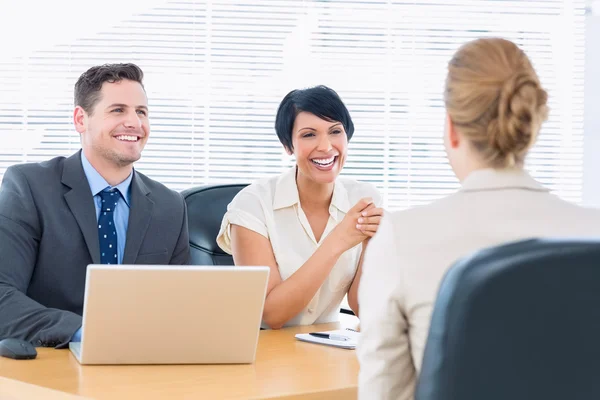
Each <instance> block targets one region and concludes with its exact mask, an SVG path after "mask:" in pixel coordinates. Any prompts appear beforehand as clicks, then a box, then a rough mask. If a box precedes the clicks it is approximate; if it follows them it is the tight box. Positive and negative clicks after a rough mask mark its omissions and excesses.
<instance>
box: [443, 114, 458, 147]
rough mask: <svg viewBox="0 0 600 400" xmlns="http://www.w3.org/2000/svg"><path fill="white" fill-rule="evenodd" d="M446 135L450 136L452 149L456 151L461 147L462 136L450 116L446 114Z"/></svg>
mask: <svg viewBox="0 0 600 400" xmlns="http://www.w3.org/2000/svg"><path fill="white" fill-rule="evenodd" d="M446 135H448V144H449V145H450V147H451V148H453V149H456V148H457V147H458V146H459V145H460V135H459V134H458V132H457V131H456V128H455V127H454V122H452V119H451V118H450V115H449V114H446Z"/></svg>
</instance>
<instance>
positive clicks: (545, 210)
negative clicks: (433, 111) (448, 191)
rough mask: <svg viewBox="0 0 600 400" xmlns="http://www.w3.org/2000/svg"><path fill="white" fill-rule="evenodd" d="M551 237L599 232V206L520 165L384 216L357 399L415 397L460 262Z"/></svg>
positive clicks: (368, 287) (374, 256) (366, 269)
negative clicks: (442, 300) (434, 322)
mask: <svg viewBox="0 0 600 400" xmlns="http://www.w3.org/2000/svg"><path fill="white" fill-rule="evenodd" d="M549 236H560V237H569V236H577V237H586V236H587V237H590V236H597V237H598V236H600V210H596V209H585V208H583V207H579V206H577V205H574V204H571V203H569V202H566V201H563V200H561V199H559V198H558V197H557V196H555V195H553V194H550V193H549V192H548V190H547V189H545V188H544V187H543V186H541V185H540V184H539V183H537V182H536V181H535V180H534V179H533V178H531V176H530V175H529V174H527V173H526V172H525V171H523V170H520V169H519V170H504V171H500V170H493V169H485V170H479V171H476V172H473V173H472V174H470V175H469V176H468V177H467V179H466V180H464V182H463V184H462V188H461V189H460V190H459V191H458V192H456V193H455V194H453V195H450V196H448V197H446V198H443V199H441V200H439V201H435V202H433V203H431V204H429V205H426V206H422V207H418V208H414V209H410V210H406V211H400V212H394V213H390V214H386V215H385V216H384V218H383V221H382V223H381V225H380V227H379V230H378V233H377V235H376V236H375V238H374V239H373V240H372V241H371V243H370V244H369V247H368V249H367V252H366V254H365V260H364V261H363V275H362V278H361V282H360V287H359V304H360V319H361V335H360V340H359V346H358V348H357V355H358V358H359V362H360V375H359V398H360V399H412V398H413V394H414V386H415V380H416V376H417V374H418V373H419V370H420V367H421V362H422V357H423V350H424V347H425V342H426V340H427V333H428V330H429V322H430V318H431V313H432V308H433V304H434V301H435V296H436V293H437V290H438V286H439V284H440V281H441V279H442V277H443V275H444V274H445V272H446V271H447V270H448V268H449V267H450V266H451V265H452V264H453V263H454V262H455V261H457V260H458V259H459V258H461V257H463V256H465V255H467V254H469V253H471V252H473V251H476V250H478V249H481V248H484V247H489V246H494V245H498V244H502V243H505V242H509V241H515V240H519V239H526V238H533V237H549ZM507 295H509V294H508V293H507Z"/></svg>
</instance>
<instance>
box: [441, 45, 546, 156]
mask: <svg viewBox="0 0 600 400" xmlns="http://www.w3.org/2000/svg"><path fill="white" fill-rule="evenodd" d="M444 100H445V104H446V110H447V111H448V115H449V116H450V120H451V121H452V123H453V124H454V126H455V127H456V129H457V130H459V131H460V133H461V134H462V135H463V136H464V137H465V138H466V139H467V140H468V141H469V142H470V143H471V144H472V145H473V146H474V147H475V149H476V150H477V151H478V152H479V153H481V155H482V158H483V159H484V160H485V161H486V162H489V163H490V164H491V165H492V166H494V167H508V166H513V165H516V164H522V163H523V161H524V159H525V156H526V155H527V151H528V150H529V148H530V147H531V146H532V145H533V143H534V142H535V140H536V138H537V135H538V132H539V130H540V128H541V125H542V123H543V122H544V121H545V120H546V118H547V116H548V108H547V105H546V102H547V100H548V95H547V93H546V91H545V90H544V89H543V88H542V86H541V84H540V81H539V78H538V76H537V74H536V72H535V70H534V69H533V66H532V65H531V62H530V61H529V58H527V55H525V53H524V52H523V51H522V50H521V49H520V48H519V47H518V46H517V45H516V44H514V43H513V42H511V41H509V40H506V39H500V38H484V39H477V40H473V41H471V42H468V43H466V44H465V45H463V46H462V47H461V48H460V49H458V51H457V52H456V53H455V55H454V57H453V58H452V60H451V61H450V63H449V64H448V76H447V78H446V90H445V99H444Z"/></svg>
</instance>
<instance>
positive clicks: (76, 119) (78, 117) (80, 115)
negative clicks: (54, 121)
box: [73, 106, 88, 133]
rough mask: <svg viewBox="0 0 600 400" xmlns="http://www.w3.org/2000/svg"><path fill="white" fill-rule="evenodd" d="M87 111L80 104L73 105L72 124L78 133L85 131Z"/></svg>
mask: <svg viewBox="0 0 600 400" xmlns="http://www.w3.org/2000/svg"><path fill="white" fill-rule="evenodd" d="M87 117H88V115H87V113H86V112H85V110H84V109H83V108H82V107H81V106H77V107H75V110H74V111H73V124H74V125H75V130H76V131H77V132H79V133H83V132H85V131H86V129H87V128H86V122H87Z"/></svg>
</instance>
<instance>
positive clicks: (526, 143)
mask: <svg viewBox="0 0 600 400" xmlns="http://www.w3.org/2000/svg"><path fill="white" fill-rule="evenodd" d="M547 99H548V95H547V93H546V91H545V90H544V89H542V88H541V87H540V84H539V81H538V79H537V77H536V76H533V75H531V74H530V73H527V72H517V73H515V74H513V75H512V76H511V77H509V78H508V79H507V80H506V81H505V82H504V84H503V85H502V87H501V89H500V96H499V98H498V117H497V118H496V119H495V120H493V121H490V124H489V125H488V129H487V133H488V135H489V139H490V144H491V145H492V146H493V147H495V148H496V149H497V150H498V152H499V153H500V154H504V155H511V154H512V155H515V156H516V158H520V157H521V156H522V155H524V153H526V152H527V150H529V148H530V147H531V146H532V145H533V143H534V142H535V139H536V137H537V132H538V131H539V129H540V126H541V124H542V122H543V121H544V120H545V119H546V117H547V113H548V109H547V107H546V101H547Z"/></svg>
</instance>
